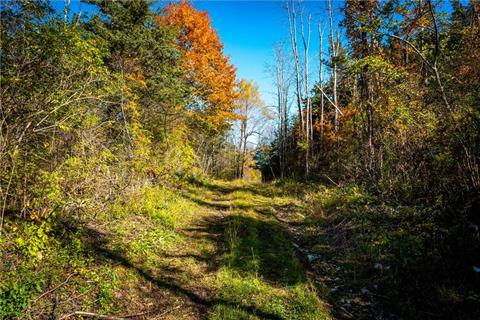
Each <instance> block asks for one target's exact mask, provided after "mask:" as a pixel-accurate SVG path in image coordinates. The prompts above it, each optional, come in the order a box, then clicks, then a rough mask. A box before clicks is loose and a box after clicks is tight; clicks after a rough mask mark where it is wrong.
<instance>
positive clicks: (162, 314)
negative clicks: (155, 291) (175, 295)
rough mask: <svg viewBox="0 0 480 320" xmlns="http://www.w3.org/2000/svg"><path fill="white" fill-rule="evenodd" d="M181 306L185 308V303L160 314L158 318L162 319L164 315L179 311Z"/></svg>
mask: <svg viewBox="0 0 480 320" xmlns="http://www.w3.org/2000/svg"><path fill="white" fill-rule="evenodd" d="M181 306H183V303H182V304H179V305H178V306H176V307H174V308H171V309H168V310H166V311H164V312H162V313H160V314H159V315H158V316H159V317H161V316H164V315H166V314H168V313H170V312H172V311H173V310H177V309H179V308H180V307H181Z"/></svg>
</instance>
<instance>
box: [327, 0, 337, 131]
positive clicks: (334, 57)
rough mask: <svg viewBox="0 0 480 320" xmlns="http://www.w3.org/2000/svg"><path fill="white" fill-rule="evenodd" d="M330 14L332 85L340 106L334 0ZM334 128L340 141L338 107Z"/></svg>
mask: <svg viewBox="0 0 480 320" xmlns="http://www.w3.org/2000/svg"><path fill="white" fill-rule="evenodd" d="M328 15H329V19H330V47H331V49H330V50H331V57H330V58H331V61H332V86H333V88H332V89H333V103H334V104H335V105H336V106H337V107H338V97H337V49H336V41H335V37H334V34H333V8H332V0H328ZM333 128H334V131H335V136H336V139H337V141H338V136H337V134H338V108H335V117H334V119H333Z"/></svg>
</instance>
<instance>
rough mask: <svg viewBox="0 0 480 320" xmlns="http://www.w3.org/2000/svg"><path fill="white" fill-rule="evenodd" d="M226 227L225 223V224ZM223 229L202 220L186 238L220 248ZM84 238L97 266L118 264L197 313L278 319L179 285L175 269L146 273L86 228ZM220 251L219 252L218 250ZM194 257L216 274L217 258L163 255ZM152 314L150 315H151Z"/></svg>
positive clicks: (214, 221)
mask: <svg viewBox="0 0 480 320" xmlns="http://www.w3.org/2000/svg"><path fill="white" fill-rule="evenodd" d="M227 224H228V223H227ZM224 227H225V221H224V219H206V220H205V221H203V222H202V223H201V225H200V226H199V227H198V228H191V229H186V230H185V231H186V232H187V233H188V234H187V236H189V237H191V238H196V237H197V238H210V239H213V240H215V241H216V242H217V246H219V247H223V243H222V242H223V232H224ZM86 235H87V236H88V239H89V246H90V247H91V249H92V250H93V252H95V254H96V256H95V258H96V260H97V263H100V264H102V263H104V262H111V263H114V264H117V265H121V266H123V267H125V268H127V269H129V270H133V271H134V272H136V273H137V274H138V275H139V276H141V277H142V278H143V279H144V280H146V281H148V282H150V283H151V284H153V285H154V286H156V287H157V288H159V289H164V290H168V291H169V292H171V293H173V294H175V295H177V296H181V297H184V298H186V299H188V300H189V301H190V302H192V303H194V304H195V305H196V306H197V307H198V308H199V310H200V311H201V312H202V313H204V314H206V313H207V312H208V311H209V310H210V309H211V308H212V307H213V306H219V305H223V306H226V307H232V308H236V309H239V310H242V311H243V312H246V313H248V314H250V315H256V316H259V317H261V318H262V319H281V318H280V317H278V316H277V315H275V314H272V313H269V312H265V311H263V310H261V309H259V308H256V307H255V306H251V305H243V304H240V303H237V302H235V301H229V300H226V299H221V298H217V297H216V296H215V295H214V294H212V293H209V292H206V291H205V290H202V288H198V287H195V286H190V285H186V284H183V283H181V281H180V280H178V279H179V278H181V274H179V273H181V272H182V271H181V270H179V269H177V268H169V267H163V266H162V267H159V268H158V269H156V270H148V269H147V268H145V267H143V266H142V265H140V264H138V263H135V262H134V261H131V260H130V259H129V258H128V255H127V254H126V252H123V251H122V250H113V249H111V248H110V246H109V244H110V239H108V236H107V235H105V234H103V233H100V232H98V231H97V230H95V229H89V228H87V229H86ZM220 250H221V249H220ZM168 257H174V258H194V259H195V260H197V261H203V262H208V264H209V266H208V269H210V270H213V271H216V270H217V269H218V267H219V266H220V261H219V259H218V258H219V257H210V258H208V257H203V256H199V255H190V254H186V255H182V254H180V255H170V256H168V255H166V256H165V258H168ZM152 315H153V314H152Z"/></svg>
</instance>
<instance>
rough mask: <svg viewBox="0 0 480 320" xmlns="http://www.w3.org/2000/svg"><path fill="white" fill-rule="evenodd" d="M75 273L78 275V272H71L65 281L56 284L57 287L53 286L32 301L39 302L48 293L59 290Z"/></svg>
mask: <svg viewBox="0 0 480 320" xmlns="http://www.w3.org/2000/svg"><path fill="white" fill-rule="evenodd" d="M74 275H77V273H76V272H74V273H72V274H70V275H69V276H68V277H67V279H65V281H63V282H62V283H60V284H58V285H56V286H55V287H53V288H52V289H50V290H48V291H47V292H44V293H42V294H41V295H39V296H38V297H37V298H36V299H35V300H33V301H32V304H33V303H35V302H37V301H38V300H40V299H42V298H43V297H45V296H46V295H47V294H49V293H52V292H53V291H55V290H57V289H58V288H60V287H61V286H63V285H64V284H65V283H67V282H68V280H70V278H71V277H73V276H74Z"/></svg>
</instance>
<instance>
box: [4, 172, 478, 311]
mask: <svg viewBox="0 0 480 320" xmlns="http://www.w3.org/2000/svg"><path fill="white" fill-rule="evenodd" d="M441 219H445V216H443V215H442V214H441V213H440V212H437V211H435V210H434V209H432V208H423V207H409V206H401V205H399V204H394V203H385V202H382V201H380V199H378V198H377V197H375V196H372V195H370V194H368V193H367V192H365V191H364V190H362V189H361V188H359V187H358V186H343V187H338V186H336V187H328V186H313V185H303V184H300V183H297V182H291V181H278V182H275V183H271V184H257V183H246V182H242V181H233V182H222V181H212V180H190V181H188V182H184V183H183V184H182V185H180V186H179V187H178V188H177V189H172V188H167V187H164V186H144V187H142V188H140V189H138V190H135V191H133V192H130V193H128V194H126V195H125V196H123V197H121V198H118V199H116V200H115V201H114V202H112V203H110V204H108V205H107V206H106V209H105V210H104V211H102V212H98V213H96V212H92V213H90V214H86V215H85V217H84V219H83V220H80V219H73V217H66V216H62V215H61V214H59V213H56V214H53V215H51V216H50V217H49V218H48V219H46V220H44V221H20V220H15V219H13V218H12V217H10V216H7V217H6V224H5V229H4V236H2V238H1V240H0V241H1V246H2V251H1V262H0V295H1V299H0V318H18V319H27V318H30V317H31V318H48V317H52V316H55V317H60V316H62V315H64V314H68V313H70V312H72V311H77V310H81V311H91V312H97V313H102V314H109V315H116V316H125V315H130V314H135V313H139V312H144V313H145V317H146V318H154V317H155V316H159V315H162V318H165V319H178V318H182V317H185V316H187V315H188V317H190V318H192V319H199V318H205V317H208V318H209V319H212V320H214V319H332V318H334V317H342V316H348V314H347V315H346V314H345V311H344V310H343V309H345V308H347V309H348V312H349V313H351V314H353V315H354V317H357V318H362V317H363V318H372V317H373V318H374V317H377V316H379V315H381V316H383V317H386V318H388V317H390V316H391V313H396V314H399V315H400V316H402V317H405V318H419V319H420V318H431V317H435V314H438V313H442V314H445V315H448V316H449V317H450V318H451V319H460V318H464V319H470V318H472V319H474V318H475V317H476V315H477V314H478V310H479V309H478V308H477V306H478V305H480V303H479V301H480V298H479V294H478V290H476V289H475V284H476V283H477V282H476V281H478V279H476V278H474V275H473V276H472V274H471V273H472V272H471V271H470V270H467V269H466V268H465V266H462V265H461V264H460V262H459V263H458V264H452V261H454V260H453V259H450V260H445V257H448V255H447V254H448V252H446V251H445V250H444V249H442V248H445V247H448V245H452V246H453V245H455V244H457V245H458V240H457V242H455V241H454V240H455V239H454V238H452V237H454V236H455V234H454V233H452V232H451V231H450V232H447V230H448V228H446V227H444V228H442V224H441ZM457 234H458V233H457ZM452 239H453V240H452ZM468 239H469V238H465V239H463V240H462V241H464V242H465V241H469V240H468ZM293 242H295V243H296V244H295V245H296V246H300V250H299V249H297V248H295V247H294V245H293ZM465 243H467V242H465ZM468 243H470V242H468ZM452 248H455V247H452ZM474 249H475V247H474V246H472V250H474ZM442 250H444V251H442ZM450 253H451V252H450ZM307 254H308V255H313V256H316V257H317V258H316V259H315V260H314V261H306V256H307ZM461 254H464V253H459V256H460V255H461ZM462 259H463V258H462ZM472 259H473V258H472ZM462 261H463V260H462ZM472 261H474V260H472ZM462 268H463V269H462ZM453 270H457V273H456V274H457V275H456V276H452V272H453ZM469 272H470V273H469ZM332 279H333V280H332ZM335 279H337V280H335ZM467 279H468V280H469V281H467ZM333 289H335V290H333ZM365 292H368V295H367V296H368V297H367V296H366V294H365ZM370 293H371V294H370ZM369 299H370V300H369ZM366 302H367V303H370V304H366ZM365 306H366V307H365ZM342 308H343V309H342Z"/></svg>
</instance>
